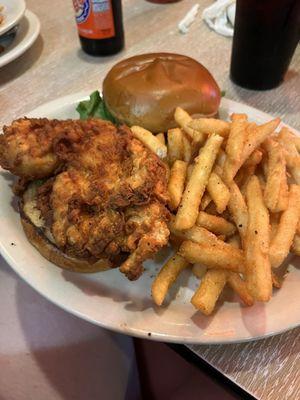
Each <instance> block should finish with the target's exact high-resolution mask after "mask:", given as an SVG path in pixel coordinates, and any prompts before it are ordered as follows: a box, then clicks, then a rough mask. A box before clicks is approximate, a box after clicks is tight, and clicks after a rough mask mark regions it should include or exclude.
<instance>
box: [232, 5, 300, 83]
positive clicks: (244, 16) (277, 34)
mask: <svg viewBox="0 0 300 400" xmlns="http://www.w3.org/2000/svg"><path fill="white" fill-rule="evenodd" d="M299 39H300V0H237V2H236V15H235V26H234V36H233V45H232V54H231V67H230V78H231V79H232V81H233V82H235V83H236V84H238V85H240V86H242V87H245V88H249V89H256V90H265V89H271V88H274V87H276V86H278V85H279V84H280V83H281V82H282V80H283V78H284V75H285V73H286V71H287V69H288V66H289V63H290V61H291V58H292V56H293V53H294V51H295V48H296V46H297V44H298V42H299Z"/></svg>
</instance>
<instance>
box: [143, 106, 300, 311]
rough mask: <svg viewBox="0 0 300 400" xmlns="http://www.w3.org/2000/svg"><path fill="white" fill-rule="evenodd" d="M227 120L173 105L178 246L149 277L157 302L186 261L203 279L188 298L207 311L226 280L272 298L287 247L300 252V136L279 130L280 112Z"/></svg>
mask: <svg viewBox="0 0 300 400" xmlns="http://www.w3.org/2000/svg"><path fill="white" fill-rule="evenodd" d="M230 119H231V121H230V122H227V121H221V120H217V119H213V118H211V119H208V118H198V119H193V118H192V117H191V116H190V115H189V114H188V113H186V112H185V111H184V110H183V109H181V108H180V107H177V109H176V111H175V121H176V122H177V124H178V126H179V127H178V128H174V129H171V130H169V131H168V133H167V139H168V140H167V144H166V146H167V149H168V160H169V163H170V165H171V171H170V177H169V185H168V191H169V205H170V209H171V210H172V212H174V214H175V215H173V216H172V217H171V219H170V222H169V230H170V234H171V242H172V243H173V244H174V245H175V247H177V249H178V250H177V253H176V254H175V255H174V256H173V257H172V258H171V259H170V260H169V261H167V263H166V264H165V265H164V266H163V268H162V269H161V271H160V272H159V273H158V275H157V277H156V278H155V280H154V282H153V286H152V296H153V299H154V301H155V303H156V304H157V305H161V304H162V303H163V301H164V299H165V297H166V295H167V292H168V290H169V288H170V287H171V286H172V285H173V284H174V283H175V281H176V279H177V277H178V275H179V274H180V272H181V271H182V270H184V269H186V268H188V267H190V266H191V273H193V274H194V276H195V277H196V278H197V279H199V280H200V282H199V287H198V289H197V290H196V291H195V293H194V295H193V296H192V297H191V303H192V304H193V305H194V307H195V308H196V309H197V310H199V311H200V312H202V313H203V314H205V315H211V314H212V313H213V311H214V309H215V306H216V303H217V301H218V299H219V297H220V295H221V293H222V291H223V289H224V287H225V286H226V287H228V288H229V289H231V290H233V291H234V292H235V293H236V294H237V296H239V298H240V299H241V301H242V302H243V303H244V304H245V305H246V306H252V305H253V304H254V302H255V301H264V302H265V301H269V300H270V298H271V296H272V290H273V288H276V289H280V287H281V286H282V285H283V284H284V274H278V273H276V272H275V268H277V267H279V266H280V265H282V263H283V262H284V260H285V259H286V257H287V255H288V253H289V252H290V251H291V252H293V253H294V254H296V255H300V186H298V184H299V183H300V155H299V152H300V138H297V137H296V136H295V135H294V134H293V133H292V132H291V131H290V130H289V129H287V128H282V129H281V131H280V133H279V134H278V133H276V132H275V130H276V128H277V127H278V125H279V123H280V119H279V118H275V119H274V120H272V121H269V122H267V123H265V124H262V125H257V124H255V123H253V122H249V121H248V116H247V115H246V114H232V115H231V117H230ZM158 139H159V142H160V145H163V144H164V142H163V139H164V136H161V135H159V137H158ZM147 140H148V139H147ZM151 140H152V136H151ZM151 140H150V142H151ZM148 146H150V145H149V144H148ZM199 146H200V148H199ZM153 147H155V146H153ZM196 149H198V150H197V153H196V154H195V150H196Z"/></svg>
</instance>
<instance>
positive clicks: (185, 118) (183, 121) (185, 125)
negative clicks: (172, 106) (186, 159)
mask: <svg viewBox="0 0 300 400" xmlns="http://www.w3.org/2000/svg"><path fill="white" fill-rule="evenodd" d="M174 118H175V121H176V122H177V124H178V125H179V126H180V127H181V128H182V129H183V130H184V131H185V132H186V133H187V134H188V135H189V136H190V138H191V139H192V140H194V141H196V142H197V143H203V142H204V141H205V139H206V137H205V135H204V134H203V133H202V132H197V131H195V129H193V128H191V127H190V126H189V123H190V122H191V121H192V117H191V116H190V115H189V114H188V113H187V112H186V111H184V110H183V109H182V108H180V107H177V108H176V110H175V114H174Z"/></svg>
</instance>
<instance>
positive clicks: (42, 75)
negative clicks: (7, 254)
mask: <svg viewBox="0 0 300 400" xmlns="http://www.w3.org/2000/svg"><path fill="white" fill-rule="evenodd" d="M210 3H211V1H208V0H203V1H202V2H201V5H200V11H201V10H202V8H204V7H205V6H207V5H209V4H210ZM194 4H195V1H191V0H183V1H181V2H178V3H175V4H169V5H156V4H151V3H147V2H145V1H143V0H125V1H123V6H124V7H123V8H124V24H125V35H126V48H125V50H124V51H123V52H122V53H120V54H118V55H116V56H111V57H106V58H93V57H90V56H88V55H86V54H84V53H83V52H82V51H81V50H80V48H79V43H78V39H77V33H76V27H75V23H74V16H73V10H72V2H71V1H65V2H61V1H60V0H52V1H51V2H46V1H43V2H37V1H34V0H27V6H28V8H29V9H31V10H32V11H33V12H35V13H36V14H37V15H38V17H39V19H40V21H41V34H40V36H39V38H38V39H37V41H36V42H35V44H34V45H33V46H32V48H31V49H30V50H28V51H27V52H26V53H25V54H24V55H23V56H21V57H20V58H19V59H18V60H16V61H14V62H12V63H10V64H9V65H7V66H5V67H3V68H2V69H1V71H0V104H1V107H0V118H1V123H9V122H11V120H12V119H14V118H17V117H20V116H23V115H24V114H26V113H27V112H29V111H30V110H32V109H34V108H35V107H37V106H38V105H40V104H43V103H45V102H47V101H50V100H53V99H55V98H57V97H59V96H64V95H67V94H71V93H75V92H79V91H84V90H91V91H92V90H94V89H95V88H101V83H102V79H103V77H104V76H105V74H106V72H107V71H108V70H109V69H110V67H111V66H112V65H113V64H114V63H115V62H116V61H117V60H119V59H121V58H124V57H128V56H131V55H135V54H138V53H143V52H152V51H155V52H156V51H168V52H177V53H182V54H186V55H189V56H192V57H194V58H196V59H197V60H199V61H200V62H201V63H203V64H204V65H205V66H206V67H207V68H208V69H209V70H210V71H212V72H213V74H214V76H215V78H216V80H217V81H218V83H219V85H220V87H221V88H222V90H225V91H226V97H228V98H230V99H233V100H236V101H240V102H243V103H247V104H249V105H251V106H253V107H256V108H259V109H261V110H263V111H265V112H268V113H271V114H273V115H279V116H280V117H282V119H283V120H284V121H285V122H287V123H288V124H290V125H292V126H294V127H295V128H297V129H300V115H299V114H300V112H299V110H300V47H299V46H298V48H297V50H296V53H295V55H294V58H293V60H292V63H291V65H290V69H289V71H288V73H287V75H286V79H285V81H284V83H283V84H282V85H281V86H280V87H278V88H277V89H274V90H272V91H265V92H256V91H250V90H245V89H242V88H239V87H237V86H236V85H234V84H233V83H232V82H231V81H230V80H229V76H228V71H229V63H230V52H231V39H230V38H226V37H223V36H220V35H217V34H216V33H215V32H213V31H210V30H209V29H208V27H207V26H206V25H205V24H204V22H202V21H201V18H200V15H198V17H197V20H196V22H195V23H194V24H193V25H192V26H191V28H190V31H189V33H188V34H186V35H182V34H180V33H179V32H178V30H177V22H178V21H179V20H180V19H181V18H182V17H183V16H184V15H185V13H186V12H187V11H188V10H189V9H190V8H191V6H192V5H194ZM0 268H1V269H2V270H4V271H5V274H6V272H7V266H6V265H5V263H4V261H3V260H2V259H1V260H0ZM9 279H10V282H11V283H10V287H12V285H13V283H12V282H13V281H14V282H15V286H16V287H18V285H20V282H19V278H17V277H16V276H15V275H10V278H9ZM8 286H9V285H8ZM30 293H31V292H30ZM1 294H2V296H1V297H2V298H5V296H6V295H7V296H8V295H9V293H8V289H7V287H5V286H3V285H1ZM13 295H14V293H12V292H11V293H10V296H13ZM28 296H29V298H27V299H26V297H25V299H24V301H29V302H32V301H34V302H36V307H38V306H39V303H40V304H41V307H45V305H44V304H45V301H44V300H43V299H42V298H41V297H39V296H38V295H36V294H34V292H32V293H31V295H28ZM30 296H31V297H32V298H33V297H34V300H33V299H32V298H31V297H30ZM16 307H17V306H16V304H15V303H14V302H12V304H11V306H10V313H12V314H13V313H15V315H16V316H18V310H17V309H16ZM3 312H4V311H3ZM51 312H52V313H53V315H54V314H55V313H57V312H58V310H57V309H56V308H55V307H53V308H51ZM59 312H60V311H59ZM4 315H5V313H4V314H3V315H1V317H0V319H1V321H0V325H1V322H2V323H3V324H4V322H3V321H4V318H5V317H4ZM11 318H13V317H12V316H11ZM53 318H54V317H53ZM79 323H81V321H80V322H78V324H79ZM11 329H12V330H13V329H14V328H13V326H12V327H11ZM21 334H22V333H20V335H21ZM299 334H300V330H299V329H296V330H293V331H290V332H288V333H285V334H282V335H279V336H276V337H273V338H269V339H265V340H260V341H258V342H252V343H246V344H237V345H220V346H199V345H197V346H196V345H194V346H193V345H192V346H189V347H190V349H191V350H192V351H194V352H195V353H196V354H197V355H198V356H199V357H202V358H204V359H205V360H206V361H207V362H209V363H210V364H211V365H212V366H214V367H215V368H217V369H218V370H219V371H221V372H222V373H223V374H224V375H226V376H227V377H228V378H230V379H231V380H232V381H234V382H235V383H236V384H238V385H240V386H242V387H243V388H244V389H245V390H246V391H248V392H249V393H251V394H252V395H254V396H256V397H257V398H259V399H270V400H275V399H283V398H284V399H296V398H300V386H299V383H300V374H299V370H300V369H299V364H300V347H299V346H300V340H299V339H300V338H299ZM0 350H1V349H0ZM29 351H31V350H30V349H29ZM0 397H1V396H0ZM49 398H50V397H49ZM74 398H75V397H74ZM76 398H77V397H76Z"/></svg>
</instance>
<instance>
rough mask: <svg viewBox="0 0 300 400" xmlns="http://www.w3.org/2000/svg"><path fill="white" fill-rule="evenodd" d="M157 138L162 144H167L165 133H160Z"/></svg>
mask: <svg viewBox="0 0 300 400" xmlns="http://www.w3.org/2000/svg"><path fill="white" fill-rule="evenodd" d="M156 138H157V139H158V140H159V141H160V143H161V144H166V138H165V135H164V134H163V133H158V134H157V135H156Z"/></svg>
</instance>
